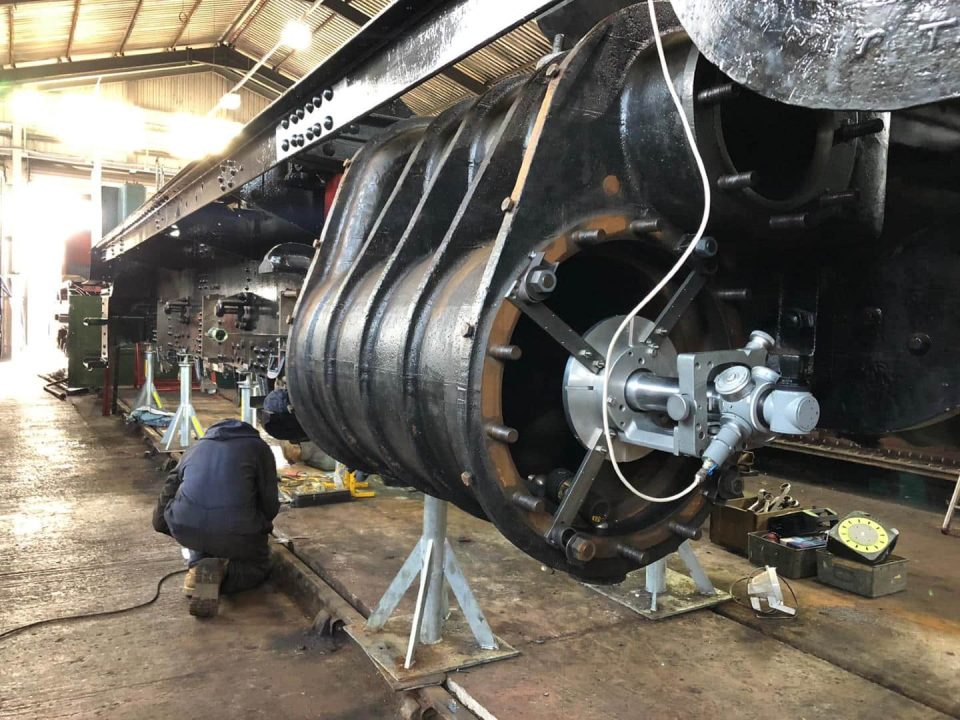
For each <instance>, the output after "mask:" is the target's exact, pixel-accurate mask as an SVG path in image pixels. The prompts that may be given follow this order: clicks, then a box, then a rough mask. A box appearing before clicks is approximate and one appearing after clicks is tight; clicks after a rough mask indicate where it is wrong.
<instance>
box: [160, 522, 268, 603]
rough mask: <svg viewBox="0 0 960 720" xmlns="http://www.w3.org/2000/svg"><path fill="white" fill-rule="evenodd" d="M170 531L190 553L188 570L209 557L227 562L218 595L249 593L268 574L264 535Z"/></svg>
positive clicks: (189, 530) (179, 529)
mask: <svg viewBox="0 0 960 720" xmlns="http://www.w3.org/2000/svg"><path fill="white" fill-rule="evenodd" d="M170 530H171V535H173V539H174V540H176V541H177V542H178V543H180V544H181V545H183V547H185V548H187V549H188V550H189V551H190V560H189V562H190V565H191V566H193V565H195V564H196V563H198V562H200V560H203V559H204V558H209V557H215V558H226V559H227V560H229V561H230V562H229V564H228V565H227V573H226V575H225V576H224V578H223V583H222V584H221V585H220V590H221V592H224V593H232V592H240V591H241V590H249V589H250V588H252V587H256V586H257V585H259V584H260V583H262V582H263V581H264V579H266V577H267V575H268V574H269V572H270V549H269V547H268V546H267V536H266V535H265V534H257V535H230V534H226V533H208V532H203V531H200V530H196V529H195V528H188V527H182V526H177V525H174V526H172V527H171V528H170Z"/></svg>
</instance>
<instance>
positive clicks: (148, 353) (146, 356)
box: [133, 343, 163, 410]
mask: <svg viewBox="0 0 960 720" xmlns="http://www.w3.org/2000/svg"><path fill="white" fill-rule="evenodd" d="M156 355H157V351H156V350H155V349H154V348H153V345H150V344H149V343H148V344H146V345H145V346H144V348H143V376H144V380H143V387H141V388H140V393H139V394H138V395H137V399H136V400H135V401H134V403H133V409H134V410H136V409H138V408H142V407H145V408H149V409H151V410H154V409H155V410H163V403H162V402H160V394H159V393H158V392H157V387H156V385H154V383H153V362H154V360H155V359H156Z"/></svg>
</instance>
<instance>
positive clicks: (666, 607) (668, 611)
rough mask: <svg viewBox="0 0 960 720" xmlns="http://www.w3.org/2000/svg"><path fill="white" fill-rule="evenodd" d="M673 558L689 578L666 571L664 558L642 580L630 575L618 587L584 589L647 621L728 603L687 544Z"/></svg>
mask: <svg viewBox="0 0 960 720" xmlns="http://www.w3.org/2000/svg"><path fill="white" fill-rule="evenodd" d="M677 555H678V556H679V557H680V560H681V561H683V564H684V565H685V566H686V568H687V572H689V573H690V574H689V575H684V574H683V573H678V572H674V571H673V570H670V569H669V568H668V567H667V558H661V559H659V560H657V561H656V562H654V563H651V564H650V565H647V566H646V568H644V573H643V575H642V576H641V575H640V573H633V574H632V575H628V576H627V579H626V580H624V581H623V582H622V583H620V584H619V585H588V586H587V587H589V588H592V589H593V590H596V591H597V592H598V593H600V594H601V595H605V596H607V597H608V598H610V599H611V600H615V601H616V602H618V603H620V604H621V605H624V606H626V607H628V608H630V609H631V610H634V611H636V612H637V613H639V614H640V615H643V616H644V617H645V618H648V619H650V620H659V619H661V618H666V617H671V616H673V615H680V614H682V613H686V612H690V611H691V610H699V609H701V608H707V607H713V606H714V605H719V604H720V603H722V602H725V601H726V600H729V599H730V597H731V596H730V593H727V592H724V591H723V590H717V588H715V587H714V586H713V583H712V582H711V581H710V578H709V577H707V573H706V572H704V570H703V567H702V566H701V565H700V561H699V560H697V556H696V555H695V554H694V552H693V548H692V547H691V546H690V541H689V540H684V541H683V542H682V543H681V544H680V547H678V548H677ZM641 578H642V579H641Z"/></svg>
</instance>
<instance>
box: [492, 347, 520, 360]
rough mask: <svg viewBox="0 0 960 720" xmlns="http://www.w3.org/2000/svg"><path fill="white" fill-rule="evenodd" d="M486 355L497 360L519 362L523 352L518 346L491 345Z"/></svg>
mask: <svg viewBox="0 0 960 720" xmlns="http://www.w3.org/2000/svg"><path fill="white" fill-rule="evenodd" d="M487 354H488V355H489V356H490V357H492V358H496V359H497V360H519V359H520V358H521V357H522V356H523V350H521V349H520V346H519V345H491V346H490V349H489V350H487Z"/></svg>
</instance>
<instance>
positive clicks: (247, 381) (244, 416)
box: [237, 373, 257, 428]
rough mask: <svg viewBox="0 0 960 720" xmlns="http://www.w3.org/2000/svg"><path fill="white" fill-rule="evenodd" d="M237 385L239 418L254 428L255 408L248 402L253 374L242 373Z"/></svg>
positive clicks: (255, 422) (251, 393)
mask: <svg viewBox="0 0 960 720" xmlns="http://www.w3.org/2000/svg"><path fill="white" fill-rule="evenodd" d="M237 387H238V388H239V389H240V419H241V420H242V421H243V422H245V423H247V424H248V425H252V426H253V427H254V428H256V427H257V410H256V408H254V407H253V405H251V404H250V400H251V399H252V396H253V374H252V373H248V374H246V375H244V376H243V380H241V381H240V382H238V383H237Z"/></svg>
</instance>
